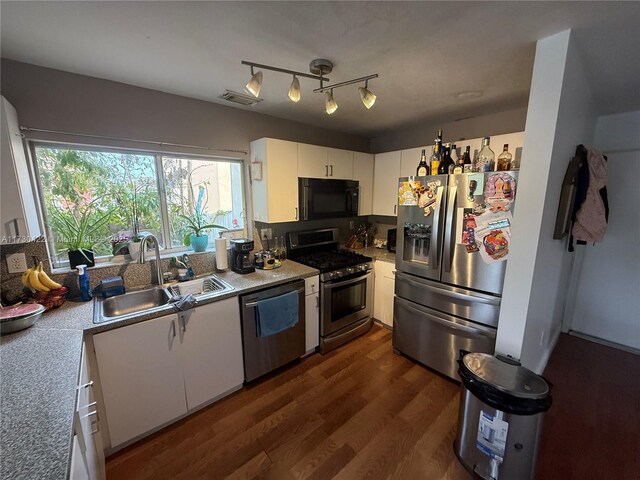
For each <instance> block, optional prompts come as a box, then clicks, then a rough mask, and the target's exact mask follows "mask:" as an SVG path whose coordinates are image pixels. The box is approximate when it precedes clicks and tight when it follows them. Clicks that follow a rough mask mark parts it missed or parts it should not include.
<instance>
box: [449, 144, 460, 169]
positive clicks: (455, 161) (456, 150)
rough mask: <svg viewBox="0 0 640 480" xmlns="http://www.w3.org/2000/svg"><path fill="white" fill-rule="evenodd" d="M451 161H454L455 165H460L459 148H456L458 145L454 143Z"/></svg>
mask: <svg viewBox="0 0 640 480" xmlns="http://www.w3.org/2000/svg"><path fill="white" fill-rule="evenodd" d="M451 160H453V164H454V165H455V164H457V163H458V160H459V158H458V147H457V146H456V144H455V143H454V144H453V145H451Z"/></svg>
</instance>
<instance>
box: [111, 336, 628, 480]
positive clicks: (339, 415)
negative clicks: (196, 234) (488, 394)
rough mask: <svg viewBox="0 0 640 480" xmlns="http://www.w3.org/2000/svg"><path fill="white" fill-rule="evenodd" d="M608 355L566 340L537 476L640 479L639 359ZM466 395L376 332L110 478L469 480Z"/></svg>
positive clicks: (245, 396) (219, 412)
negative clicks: (463, 439)
mask: <svg viewBox="0 0 640 480" xmlns="http://www.w3.org/2000/svg"><path fill="white" fill-rule="evenodd" d="M605 348H606V347H601V346H599V345H595V344H593V343H590V342H586V341H584V340H579V339H576V338H573V337H566V336H563V337H562V339H561V340H560V342H559V345H558V347H557V349H556V352H554V355H553V357H552V359H551V362H550V364H549V368H548V373H547V376H548V378H549V380H550V381H552V382H553V383H554V384H555V387H554V389H553V394H554V405H553V406H552V408H551V410H550V411H549V413H548V414H547V418H546V419H545V425H544V433H543V442H542V446H541V452H540V457H539V459H540V460H539V463H538V475H537V478H538V479H540V480H542V479H544V480H547V479H563V480H570V479H590V478H594V479H595V478H598V479H617V478H620V479H627V478H640V475H638V472H639V471H640V470H638V468H639V462H640V455H639V454H638V452H640V450H639V448H640V438H638V437H639V435H640V429H639V428H638V415H639V414H640V413H639V412H640V405H639V404H638V398H640V395H638V386H639V385H640V372H639V371H638V368H639V367H640V357H635V356H633V355H631V357H628V355H630V354H624V353H623V352H618V351H616V350H612V349H607V350H603V349H605ZM609 350H612V351H609ZM592 352H595V353H592ZM620 355H621V356H620ZM620 358H622V360H621V359H620ZM609 369H615V370H616V372H615V373H610V370H609ZM597 372H599V373H597ZM627 375H629V376H634V378H632V379H630V378H627ZM631 382H633V385H634V386H632V387H629V383H631ZM459 390H460V387H459V386H458V384H456V383H455V382H453V381H450V380H448V379H446V378H444V377H442V376H440V375H437V374H435V373H433V372H431V371H429V370H428V369H426V368H424V367H423V366H420V365H418V364H416V363H414V362H412V361H411V360H409V359H407V358H405V357H403V356H400V355H396V354H394V353H393V352H392V348H391V332H390V331H388V330H386V329H383V328H380V327H374V328H373V329H372V330H371V332H369V333H368V334H367V335H365V336H363V337H361V338H359V339H357V340H355V341H353V342H351V343H349V344H348V345H345V346H344V347H342V348H340V349H338V350H336V351H334V352H331V353H330V354H328V355H325V356H321V355H319V354H314V355H312V356H310V357H307V358H305V359H303V360H301V361H299V362H297V363H294V364H293V365H292V366H290V367H287V368H285V369H283V370H281V371H279V372H277V373H275V374H272V375H270V376H268V377H266V378H265V379H264V380H260V381H258V382H256V383H254V384H252V385H250V386H249V387H247V388H244V389H243V390H241V391H240V392H237V393H235V394H233V395H231V396H229V397H227V398H225V399H223V400H221V401H219V402H217V403H216V404H214V405H211V406H210V407H207V408H205V409H203V410H201V411H200V412H198V413H196V414H194V415H192V416H190V417H189V418H186V419H184V420H182V421H180V422H178V423H176V424H174V425H172V426H169V427H167V428H165V429H164V430H162V431H161V432H158V433H156V434H154V435H152V436H150V437H148V438H146V439H144V440H142V441H140V442H138V443H136V444H135V445H132V446H131V447H128V448H127V449H125V450H123V451H121V452H118V453H117V454H115V455H113V456H111V457H109V458H108V460H107V479H108V480H119V479H165V478H166V479H169V478H171V479H174V478H175V479H200V478H203V479H204V478H206V479H217V478H233V479H242V478H244V479H250V478H255V479H276V480H289V479H317V480H325V479H326V480H328V479H343V480H355V479H365V478H367V479H399V480H419V479H427V480H431V479H450V480H469V479H470V478H471V477H470V475H469V474H467V472H466V471H465V470H464V469H463V468H462V467H461V465H460V464H459V463H458V461H457V459H456V457H455V455H454V453H453V448H452V443H453V440H454V437H455V433H456V428H457V416H458V404H459V398H460V394H459ZM607 424H609V426H607ZM631 457H634V458H631ZM612 462H613V463H614V465H612V464H611V463H612Z"/></svg>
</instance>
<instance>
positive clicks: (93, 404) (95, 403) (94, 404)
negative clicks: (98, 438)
mask: <svg viewBox="0 0 640 480" xmlns="http://www.w3.org/2000/svg"><path fill="white" fill-rule="evenodd" d="M91 407H96V409H97V408H98V402H91V403H87V404H86V405H84V406H83V407H78V410H84V409H85V408H91ZM85 416H87V417H88V416H89V415H85Z"/></svg>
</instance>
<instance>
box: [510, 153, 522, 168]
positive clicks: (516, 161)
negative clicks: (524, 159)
mask: <svg viewBox="0 0 640 480" xmlns="http://www.w3.org/2000/svg"><path fill="white" fill-rule="evenodd" d="M511 170H520V157H519V156H518V154H517V150H516V155H514V156H513V160H511Z"/></svg>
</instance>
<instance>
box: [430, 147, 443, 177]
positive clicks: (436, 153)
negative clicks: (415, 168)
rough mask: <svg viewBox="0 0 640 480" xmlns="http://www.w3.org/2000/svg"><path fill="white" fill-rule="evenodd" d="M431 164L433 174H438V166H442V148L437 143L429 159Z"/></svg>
mask: <svg viewBox="0 0 640 480" xmlns="http://www.w3.org/2000/svg"><path fill="white" fill-rule="evenodd" d="M429 164H430V166H431V175H437V174H438V167H440V149H439V147H438V144H437V143H436V144H435V145H434V146H433V150H432V152H431V158H430V159H429Z"/></svg>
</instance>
